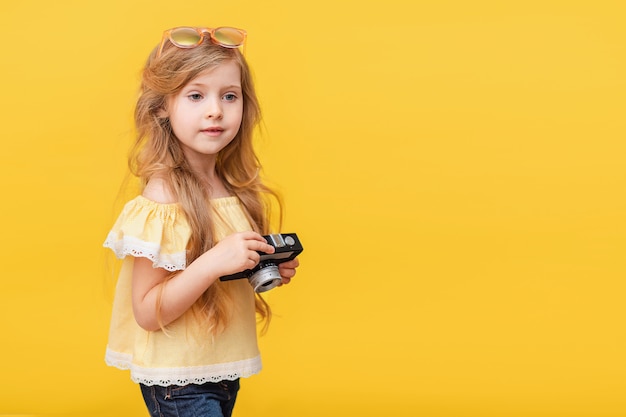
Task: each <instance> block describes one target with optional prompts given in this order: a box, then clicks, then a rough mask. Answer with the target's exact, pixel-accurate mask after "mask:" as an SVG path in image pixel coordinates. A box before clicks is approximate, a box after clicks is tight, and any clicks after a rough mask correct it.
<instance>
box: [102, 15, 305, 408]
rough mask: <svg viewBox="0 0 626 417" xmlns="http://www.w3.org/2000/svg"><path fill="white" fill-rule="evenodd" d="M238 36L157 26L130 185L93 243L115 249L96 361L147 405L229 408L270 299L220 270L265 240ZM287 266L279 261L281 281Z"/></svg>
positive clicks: (256, 360) (251, 103)
mask: <svg viewBox="0 0 626 417" xmlns="http://www.w3.org/2000/svg"><path fill="white" fill-rule="evenodd" d="M245 37H246V32H244V31H243V30H240V29H235V28H227V27H222V28H217V29H206V28H174V29H170V30H167V31H165V33H164V34H163V39H162V41H161V44H160V45H159V46H158V47H157V48H155V49H154V51H153V52H152V53H151V55H150V57H149V58H148V61H147V63H146V66H145V68H144V71H143V78H142V85H141V94H140V97H139V99H138V101H137V106H136V109H135V123H136V127H137V133H138V135H137V137H138V139H137V142H136V143H135V146H134V148H133V151H132V152H131V155H130V158H129V162H130V166H131V170H132V172H133V174H134V175H136V176H137V177H139V178H140V180H141V183H142V186H143V192H142V194H141V195H139V196H137V197H136V198H134V199H133V200H131V201H129V202H128V203H127V204H126V205H125V207H124V209H123V211H122V213H121V214H120V216H119V218H118V219H117V221H116V223H115V225H114V226H113V228H112V230H111V232H110V233H109V235H108V237H107V239H106V242H105V244H104V246H105V247H108V248H111V249H112V250H113V251H114V252H115V254H116V255H117V257H119V258H123V259H124V260H123V264H122V268H121V271H120V275H119V278H118V283H117V287H116V295H115V301H114V304H113V314H112V319H111V328H110V334H109V343H108V346H107V351H106V362H107V364H109V365H111V366H115V367H118V368H120V369H130V372H131V378H132V380H133V381H135V382H138V383H139V384H140V386H141V391H142V394H143V397H144V400H145V402H146V405H147V406H148V409H149V410H150V413H151V415H153V416H199V415H202V416H230V415H231V413H232V409H233V406H234V402H235V398H236V395H237V391H238V388H239V378H241V377H248V376H250V375H253V374H256V373H258V372H259V371H260V369H261V360H260V356H259V351H258V347H257V340H256V314H257V313H258V314H259V315H260V316H261V317H262V318H264V319H266V320H269V318H270V315H271V313H270V310H269V306H268V305H267V304H266V303H265V302H264V301H263V300H262V299H261V298H260V297H255V293H254V291H253V289H252V286H251V285H250V284H249V283H248V281H247V280H245V279H238V280H233V281H224V282H222V281H220V280H219V277H220V276H224V275H229V274H233V273H237V272H240V271H243V270H245V269H250V268H253V267H254V266H255V265H256V264H257V263H258V262H259V254H258V253H257V251H261V252H266V253H273V252H274V248H273V247H272V246H271V245H268V244H267V242H266V241H265V239H264V238H263V237H262V235H263V234H268V233H269V232H270V230H269V228H270V227H269V213H268V208H269V202H268V200H267V199H266V197H267V196H274V197H276V194H275V193H273V192H272V190H270V189H269V188H267V187H266V186H264V185H263V184H262V183H261V181H260V179H259V176H258V174H259V170H260V165H259V162H258V159H257V157H256V155H255V152H254V149H253V146H252V134H253V130H254V128H255V126H256V125H257V123H258V122H259V118H260V113H259V106H258V102H257V98H256V95H255V92H254V86H253V83H252V78H251V75H250V71H249V68H248V65H247V63H246V61H245V59H244V57H243V55H242V54H241V52H240V51H239V47H243V46H244V42H245ZM279 206H280V200H279ZM297 267H298V260H297V259H294V260H293V261H289V262H285V263H282V264H280V274H281V276H282V280H283V283H288V282H289V281H290V279H291V278H292V277H293V276H294V275H295V273H296V268H297ZM266 324H267V321H266Z"/></svg>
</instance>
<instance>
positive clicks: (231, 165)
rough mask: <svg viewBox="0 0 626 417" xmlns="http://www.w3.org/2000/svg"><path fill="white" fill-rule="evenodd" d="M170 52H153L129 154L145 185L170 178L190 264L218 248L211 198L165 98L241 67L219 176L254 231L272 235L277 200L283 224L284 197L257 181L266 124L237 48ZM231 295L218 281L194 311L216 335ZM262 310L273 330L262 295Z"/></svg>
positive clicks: (206, 44) (258, 300)
mask: <svg viewBox="0 0 626 417" xmlns="http://www.w3.org/2000/svg"><path fill="white" fill-rule="evenodd" d="M169 46H170V47H166V48H164V50H163V52H162V54H161V56H160V57H158V58H157V57H156V49H155V50H153V51H152V53H151V55H150V57H149V58H148V61H147V62H146V65H145V67H144V70H143V73H142V83H141V91H140V96H139V99H138V100H137V105H136V107H135V125H136V129H137V140H136V142H135V144H134V146H133V148H132V150H131V153H130V155H129V167H130V170H131V172H132V173H133V174H134V175H136V176H137V177H138V178H139V179H140V180H141V183H142V186H145V185H146V184H147V182H148V180H149V179H150V178H151V177H153V176H157V177H160V178H163V179H165V181H166V182H167V184H168V186H169V189H170V191H171V192H172V193H173V195H174V197H175V198H176V200H177V202H178V204H179V205H180V207H181V208H182V211H183V212H184V214H185V216H186V218H187V221H188V223H189V226H190V228H191V237H190V240H189V243H188V245H187V264H190V263H191V262H193V261H194V260H195V259H196V258H198V257H199V256H200V255H202V254H203V253H204V252H206V251H207V250H209V249H210V248H211V247H213V245H214V244H215V243H216V242H214V236H213V234H214V232H213V227H212V214H211V207H210V201H209V200H210V197H211V196H210V194H209V191H208V190H207V188H206V186H205V185H204V183H203V182H202V181H201V180H200V178H199V177H198V175H197V174H196V173H194V171H193V170H192V169H191V167H190V165H189V164H188V162H187V160H186V159H185V156H184V153H183V150H182V148H181V146H180V143H179V141H178V139H177V138H176V136H175V135H174V133H173V131H172V128H171V126H170V122H169V119H168V118H167V117H166V116H165V112H164V110H165V108H166V103H167V99H168V98H169V97H172V96H174V95H176V94H177V93H178V92H179V91H180V90H181V89H182V88H183V87H184V86H185V85H186V84H187V83H188V82H189V81H191V80H193V79H194V78H196V77H197V76H198V75H200V74H201V73H203V72H204V71H207V70H210V69H212V68H215V67H216V66H218V65H220V64H221V63H223V62H226V61H233V62H235V63H237V64H238V65H239V67H240V69H241V87H242V91H243V116H242V122H241V127H240V129H239V132H238V133H237V135H236V136H235V138H234V139H233V140H232V141H231V143H230V144H229V145H228V146H226V147H225V148H224V149H223V150H222V151H220V153H219V154H218V156H217V161H216V168H215V169H216V174H217V175H218V176H219V178H220V179H221V180H222V182H223V183H224V186H225V187H226V189H227V190H228V191H229V193H231V195H235V196H237V197H238V198H239V200H240V201H241V203H242V205H243V208H244V212H245V214H246V216H247V217H248V220H249V222H250V224H251V225H252V228H253V229H254V230H255V231H256V232H259V233H261V234H267V233H269V232H270V206H271V199H272V198H274V201H276V202H277V205H278V212H279V216H278V219H279V223H280V221H281V220H282V218H281V216H282V214H280V213H281V209H282V200H281V198H280V196H279V195H278V194H277V193H276V192H275V191H274V190H272V189H270V188H269V187H267V186H265V185H264V184H263V183H262V182H261V179H260V178H259V172H260V169H261V164H260V163H259V160H258V157H257V155H256V153H255V151H254V148H253V143H252V138H253V132H254V130H255V128H256V127H257V126H258V124H259V122H260V119H261V112H260V108H259V103H258V101H257V96H256V93H255V90H254V84H253V81H252V75H251V73H250V69H249V67H248V64H247V63H246V60H245V58H244V57H243V55H242V54H241V53H240V52H239V50H238V49H228V48H224V47H221V46H217V45H214V44H213V43H211V42H210V41H205V42H203V43H202V44H201V45H199V46H197V47H195V48H191V49H180V48H177V47H173V46H171V45H169ZM228 305H229V295H228V292H227V291H226V289H225V285H224V284H223V283H221V282H220V281H219V280H218V281H216V282H215V283H214V284H213V285H211V286H210V287H209V288H208V290H207V291H206V292H205V293H204V294H203V295H202V296H201V297H200V299H199V300H198V302H196V304H195V305H194V307H193V308H194V311H195V312H196V313H199V314H202V315H203V316H204V317H206V319H207V328H208V329H209V330H210V331H211V332H213V333H216V332H217V331H219V330H220V329H223V328H224V326H226V325H227V321H228V313H229V308H228ZM256 310H257V313H258V314H259V316H260V318H261V319H263V320H264V321H265V328H264V330H265V329H266V328H267V326H268V324H269V321H270V318H271V310H270V308H269V305H268V304H267V303H266V302H265V301H264V300H263V299H262V298H261V297H260V296H259V295H258V294H257V298H256Z"/></svg>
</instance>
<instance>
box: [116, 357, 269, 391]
mask: <svg viewBox="0 0 626 417" xmlns="http://www.w3.org/2000/svg"><path fill="white" fill-rule="evenodd" d="M105 361H106V363H107V365H109V366H113V367H116V368H118V369H122V370H130V378H131V379H132V380H133V382H135V383H138V384H139V383H140V384H144V385H149V386H150V385H160V386H163V387H167V386H170V385H189V384H204V383H206V382H219V381H223V380H230V381H233V380H235V379H237V378H247V377H250V376H252V375H255V374H258V373H259V372H260V371H261V367H262V366H261V357H260V356H257V357H255V358H252V359H245V360H242V361H237V362H229V363H219V364H215V365H206V366H189V367H180V368H144V367H141V366H138V365H135V364H133V363H132V355H129V354H125V353H120V352H115V351H113V350H111V349H109V348H108V347H107V350H106V356H105Z"/></svg>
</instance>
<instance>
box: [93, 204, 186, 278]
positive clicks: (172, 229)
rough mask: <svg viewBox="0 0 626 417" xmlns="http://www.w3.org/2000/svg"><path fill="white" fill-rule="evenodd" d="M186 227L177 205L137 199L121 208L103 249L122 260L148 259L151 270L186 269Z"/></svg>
mask: <svg viewBox="0 0 626 417" xmlns="http://www.w3.org/2000/svg"><path fill="white" fill-rule="evenodd" d="M190 235H191V230H190V229H189V224H188V223H187V220H186V218H185V215H184V214H183V212H182V210H181V209H180V207H179V206H178V205H177V204H161V203H156V202H154V201H151V200H148V199H147V198H145V197H142V196H138V197H136V198H135V199H133V200H131V201H129V202H128V203H126V205H125V206H124V209H123V210H122V213H121V214H120V216H119V217H118V218H117V221H116V222H115V224H114V225H113V228H112V229H111V231H110V232H109V234H108V236H107V239H106V241H105V242H104V247H106V248H110V249H112V250H113V252H115V255H116V256H117V257H118V258H120V259H122V258H124V257H125V256H126V255H131V256H134V257H142V258H148V259H150V260H151V261H152V262H153V266H154V267H155V268H164V269H166V270H168V271H177V270H182V269H185V267H186V248H187V242H188V241H189V237H190Z"/></svg>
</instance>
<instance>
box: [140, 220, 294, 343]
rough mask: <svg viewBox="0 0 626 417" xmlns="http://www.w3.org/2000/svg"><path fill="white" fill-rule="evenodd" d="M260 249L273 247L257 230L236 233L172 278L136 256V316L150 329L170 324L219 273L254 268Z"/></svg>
mask: <svg viewBox="0 0 626 417" xmlns="http://www.w3.org/2000/svg"><path fill="white" fill-rule="evenodd" d="M257 251H261V252H265V253H274V247H273V246H271V245H269V244H268V243H267V242H266V241H265V239H264V238H263V237H262V236H261V235H260V234H258V233H255V232H242V233H235V234H232V235H230V236H228V237H227V238H225V239H223V240H222V241H220V242H219V243H218V244H217V245H215V246H214V247H213V248H211V249H210V250H208V251H207V252H205V253H204V254H202V255H201V256H200V257H198V258H197V259H196V260H195V261H193V262H192V263H191V264H189V265H188V266H187V268H186V269H184V270H183V271H181V272H180V273H178V274H176V275H175V276H174V277H172V278H171V279H169V280H166V278H167V277H168V275H169V274H170V273H169V272H168V271H166V270H165V269H163V268H154V267H153V266H152V261H151V260H149V259H146V258H135V262H134V267H133V279H132V301H133V312H134V314H135V320H136V321H137V323H138V324H139V325H140V326H141V327H142V328H144V329H145V330H148V331H155V330H158V329H159V328H161V326H167V325H168V324H169V323H171V322H172V321H174V320H176V319H177V318H178V317H180V316H181V315H183V313H184V312H185V311H187V309H189V308H190V307H191V306H192V305H193V303H195V302H196V300H198V298H200V296H201V295H202V294H203V293H204V292H205V291H206V290H207V288H209V286H210V285H211V284H213V283H214V282H215V281H216V280H217V279H218V278H219V277H221V276H224V275H230V274H234V273H236V272H239V271H243V270H245V269H252V268H254V267H255V266H256V264H258V263H259V260H260V255H259V254H258V253H257ZM294 272H295V271H294ZM159 298H160V305H161V306H160V309H158V304H159ZM159 319H160V321H159Z"/></svg>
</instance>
